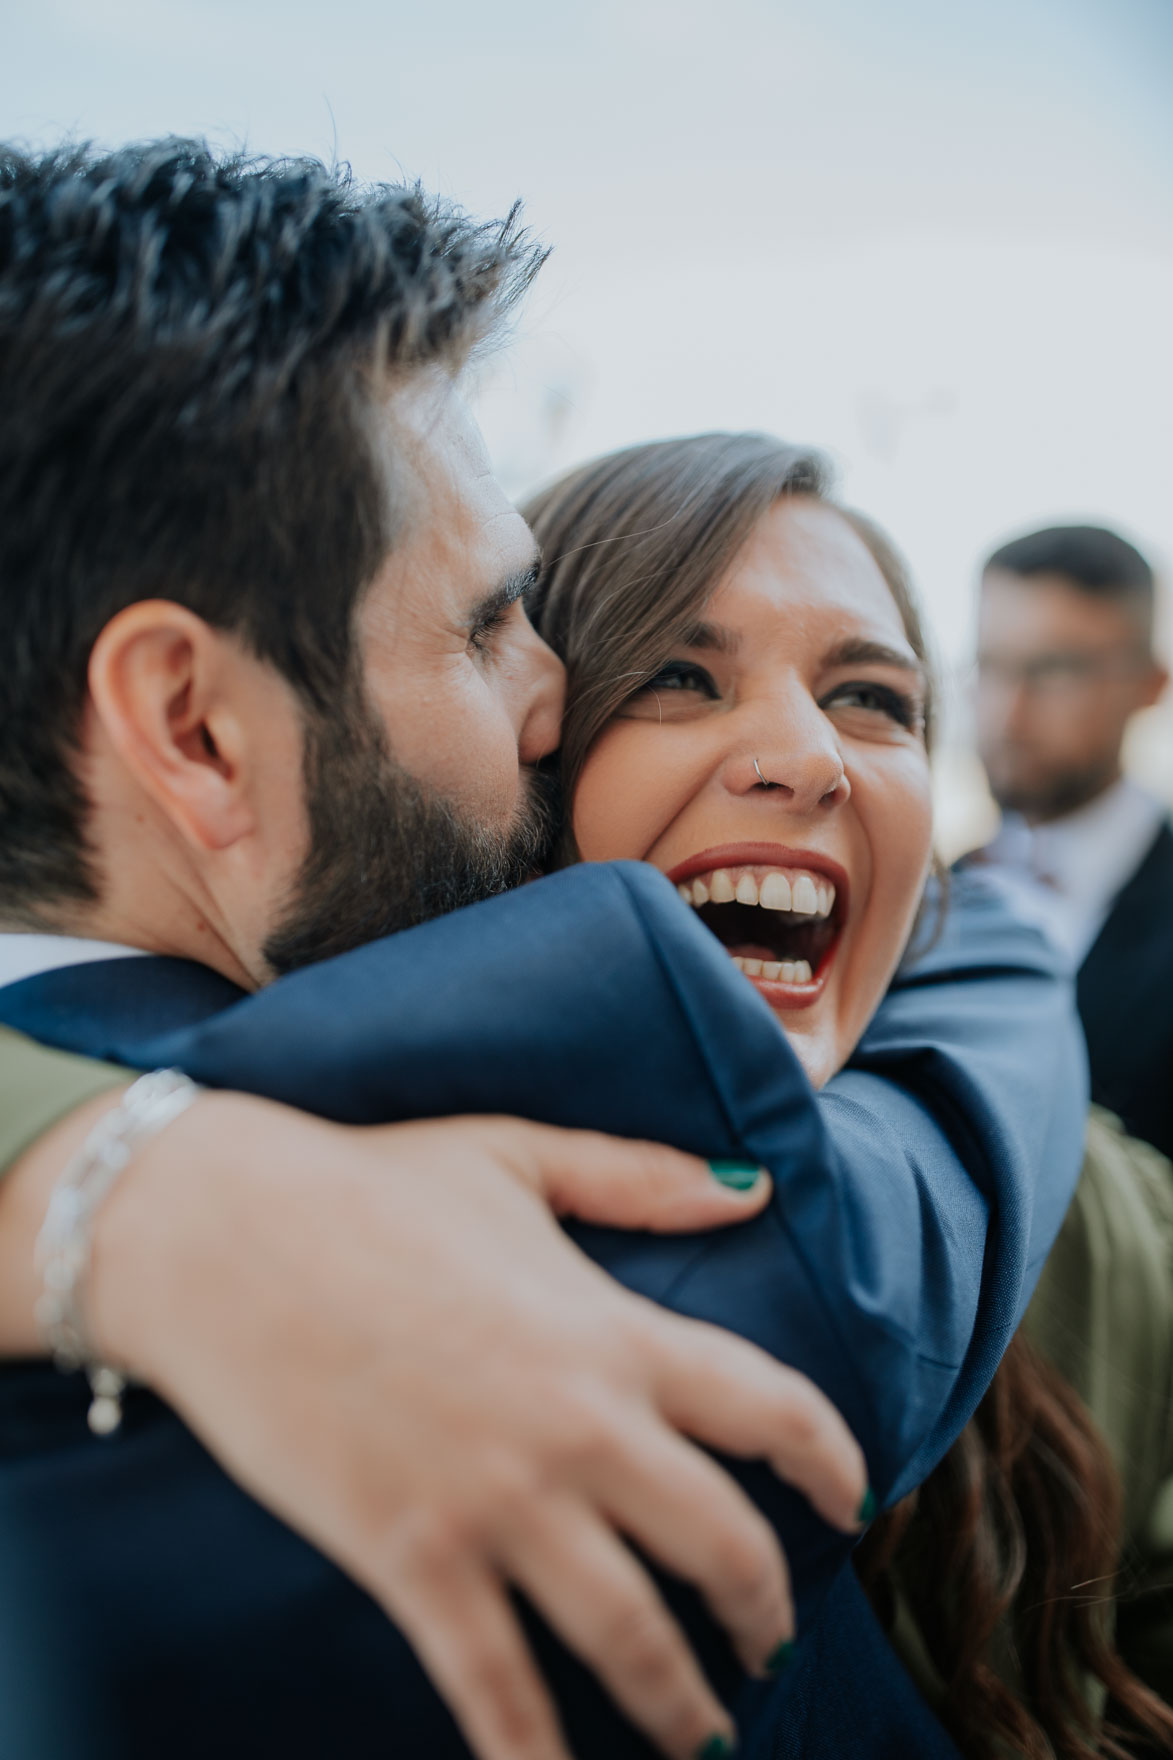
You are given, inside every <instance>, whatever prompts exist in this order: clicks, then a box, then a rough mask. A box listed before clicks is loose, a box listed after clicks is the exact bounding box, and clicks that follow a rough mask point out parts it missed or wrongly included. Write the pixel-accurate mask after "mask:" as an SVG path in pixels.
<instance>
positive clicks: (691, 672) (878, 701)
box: [635, 660, 924, 733]
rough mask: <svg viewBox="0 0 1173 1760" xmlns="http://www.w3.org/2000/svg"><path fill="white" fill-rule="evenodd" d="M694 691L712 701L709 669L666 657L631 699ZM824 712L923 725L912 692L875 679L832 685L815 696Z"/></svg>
mask: <svg viewBox="0 0 1173 1760" xmlns="http://www.w3.org/2000/svg"><path fill="white" fill-rule="evenodd" d="M684 694H695V695H697V696H700V697H704V698H707V699H708V700H709V701H711V702H716V701H717V700H718V699H719V698H720V697H721V694H722V693H721V689H720V687H719V686H718V684H717V683H716V681H715V680H714V678H713V675H712V674H711V673H710V672H707V671H706V670H705V668H704V667H703V666H698V665H697V663H696V662H695V661H693V660H668V661H666V662H665V664H664V665H663V666H661V668H660V670H659V672H657V673H656V674H655V676H654V677H653V678H650V679H649V680H648V682H647V684H645V685H643V686H642V687H641V688H640V689H639V690H638V691H636V692H635V700H638V699H639V698H641V697H646V696H655V697H666V696H671V695H678V696H679V695H684ZM819 707H820V709H822V710H823V712H824V714H831V713H833V712H834V711H835V710H840V711H842V710H855V711H861V712H862V713H863V714H864V715H866V716H867V717H868V718H869V719H875V720H885V721H888V722H892V723H894V724H895V725H896V726H897V727H902V728H905V729H907V730H908V731H909V732H913V733H917V732H920V731H921V729H922V728H923V726H924V705H923V703H922V702H921V700H920V697H919V696H918V695H916V694H915V693H913V692H909V691H902V690H898V689H897V688H896V687H895V686H893V685H889V684H882V683H881V682H880V681H879V680H877V679H851V680H850V681H848V682H846V683H844V684H839V685H836V686H835V688H834V690H831V691H826V692H824V694H823V695H822V696H821V697H820V698H819Z"/></svg>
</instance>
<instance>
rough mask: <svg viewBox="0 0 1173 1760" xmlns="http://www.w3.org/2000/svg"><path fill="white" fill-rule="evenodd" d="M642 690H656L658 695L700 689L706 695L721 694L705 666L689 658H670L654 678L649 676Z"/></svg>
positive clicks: (714, 695)
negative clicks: (694, 663) (696, 663)
mask: <svg viewBox="0 0 1173 1760" xmlns="http://www.w3.org/2000/svg"><path fill="white" fill-rule="evenodd" d="M642 691H655V692H656V693H657V695H666V694H667V693H668V692H669V691H700V692H701V694H702V695H703V696H706V697H716V696H718V695H719V692H718V690H717V687H716V685H715V684H714V683H713V680H712V678H711V677H710V675H709V674H708V673H707V672H706V671H705V669H704V667H703V666H694V665H693V664H692V663H691V661H688V660H669V661H668V663H667V665H665V666H661V668H660V670H659V672H657V673H656V675H655V677H654V678H649V680H648V682H647V684H645V685H643V686H641V693H642Z"/></svg>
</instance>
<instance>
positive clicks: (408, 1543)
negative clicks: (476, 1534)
mask: <svg viewBox="0 0 1173 1760" xmlns="http://www.w3.org/2000/svg"><path fill="white" fill-rule="evenodd" d="M466 1541H467V1533H466V1531H465V1528H464V1524H463V1523H461V1522H460V1521H458V1520H457V1518H456V1516H455V1514H454V1513H453V1512H451V1511H449V1510H444V1509H440V1508H438V1507H436V1506H430V1505H428V1506H421V1505H417V1506H416V1507H415V1508H413V1509H411V1510H407V1511H405V1512H404V1513H403V1514H402V1515H400V1517H399V1518H398V1519H397V1520H396V1521H395V1522H393V1523H391V1524H389V1526H388V1528H387V1529H386V1531H385V1533H384V1535H383V1536H382V1540H381V1543H379V1544H378V1547H377V1550H378V1553H379V1555H380V1558H381V1560H382V1562H383V1565H384V1567H385V1569H386V1570H388V1571H389V1572H391V1573H393V1575H396V1576H399V1575H402V1576H404V1577H407V1576H412V1577H417V1578H419V1577H436V1576H440V1575H442V1574H443V1572H444V1571H445V1569H446V1568H447V1566H448V1564H449V1563H450V1561H451V1560H452V1559H453V1558H455V1557H456V1556H458V1554H459V1552H460V1550H461V1547H462V1546H463V1545H464V1544H465V1543H466ZM372 1550H374V1548H372Z"/></svg>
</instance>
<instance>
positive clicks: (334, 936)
mask: <svg viewBox="0 0 1173 1760" xmlns="http://www.w3.org/2000/svg"><path fill="white" fill-rule="evenodd" d="M307 720H308V727H307V732H306V742H305V760H304V777H305V796H306V808H307V816H308V819H309V853H308V855H307V856H306V859H305V861H304V863H303V864H302V868H301V872H300V873H299V874H298V876H297V879H296V881H295V882H294V886H293V890H292V895H291V897H290V899H289V901H288V903H287V905H286V906H285V908H284V910H283V912H282V914H281V917H280V919H279V921H278V922H277V925H276V927H275V928H274V929H273V930H272V931H271V933H270V935H269V937H268V940H267V941H266V943H265V946H264V948H263V950H262V952H263V956H264V958H265V960H266V962H267V964H268V966H269V969H270V970H271V971H272V973H273V974H274V976H280V975H281V974H282V973H283V972H290V971H293V970H295V969H296V968H297V967H298V966H304V965H310V964H312V963H313V962H314V961H315V960H320V959H329V958H330V957H331V956H332V955H334V954H338V953H346V952H347V951H349V949H350V948H352V947H361V946H362V945H363V944H364V943H365V942H367V941H375V940H377V939H378V938H379V937H380V936H381V935H391V934H393V933H395V932H396V931H397V930H399V929H410V928H411V927H412V926H413V925H414V924H416V923H424V922H427V921H428V919H429V918H431V917H438V916H442V915H443V914H444V913H445V912H446V911H454V910H459V909H460V907H461V906H462V905H466V904H475V903H476V902H477V901H478V900H479V899H482V898H490V897H492V896H493V895H494V894H496V893H498V892H506V891H508V890H509V889H510V888H511V887H514V886H519V885H521V884H522V883H523V882H524V881H526V880H528V879H531V878H532V877H533V875H534V874H535V872H538V871H540V870H541V869H542V867H544V866H545V864H546V862H547V858H548V856H549V852H550V850H551V849H552V847H553V844H554V841H555V838H556V836H557V832H558V820H559V813H558V788H557V781H556V778H555V777H554V775H553V774H545V773H531V780H530V788H529V791H528V794H527V797H526V800H525V804H524V807H523V808H522V810H521V811H520V812H519V814H518V816H517V817H516V819H515V820H514V822H513V824H512V825H511V826H509V827H508V828H507V829H506V830H504V831H500V832H497V831H490V830H489V829H487V828H486V827H485V826H483V825H479V824H477V823H476V822H475V821H473V820H470V819H468V818H467V817H466V816H465V815H464V814H462V813H461V812H459V811H458V810H457V809H456V808H455V807H453V806H452V804H451V803H450V802H448V801H446V800H444V799H443V798H442V797H440V796H438V795H434V794H429V793H428V792H427V791H426V790H425V789H424V788H423V787H422V786H421V784H420V783H418V782H417V781H416V779H415V778H414V777H413V776H410V775H409V774H408V773H407V772H406V771H405V770H403V769H401V768H400V766H399V765H398V764H397V763H396V762H395V760H394V758H393V757H392V756H391V753H390V751H389V750H388V746H387V741H386V738H385V736H384V734H383V730H382V728H381V727H380V726H379V724H378V723H377V722H376V721H375V719H374V716H373V715H372V714H370V713H369V712H367V711H365V710H364V711H362V712H360V713H359V714H351V715H347V716H345V717H340V718H339V719H338V720H327V718H326V717H325V716H322V715H320V714H313V715H311V716H310V717H307Z"/></svg>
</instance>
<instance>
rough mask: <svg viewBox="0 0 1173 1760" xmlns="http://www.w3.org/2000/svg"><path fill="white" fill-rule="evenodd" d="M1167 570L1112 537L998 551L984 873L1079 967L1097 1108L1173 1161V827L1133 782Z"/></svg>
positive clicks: (1089, 532) (1098, 532)
mask: <svg viewBox="0 0 1173 1760" xmlns="http://www.w3.org/2000/svg"><path fill="white" fill-rule="evenodd" d="M1154 599H1155V587H1154V580H1153V571H1152V569H1151V568H1150V566H1149V564H1148V563H1147V562H1146V561H1145V559H1144V557H1143V556H1142V555H1141V554H1140V552H1139V551H1138V550H1137V549H1135V548H1134V546H1133V545H1131V544H1129V543H1127V542H1126V541H1125V539H1123V538H1121V537H1119V536H1118V535H1117V534H1116V533H1115V532H1111V531H1106V530H1104V529H1103V528H1101V527H1098V526H1053V527H1049V528H1047V529H1046V530H1044V531H1038V532H1032V533H1030V534H1029V535H1028V536H1026V537H1022V538H1017V539H1014V540H1013V541H1011V542H1010V543H1008V544H1004V545H1002V546H1001V547H1000V548H999V549H998V550H995V551H994V553H993V555H992V556H991V557H990V559H989V561H988V562H987V563H986V565H985V569H984V571H983V574H982V584H981V598H980V608H979V624H978V689H977V737H978V750H979V752H980V755H981V758H982V762H983V764H984V765H985V768H986V775H987V777H988V778H989V783H990V789H991V791H992V793H993V795H994V799H995V800H996V801H997V803H998V805H999V806H1000V807H1001V808H1002V813H1003V819H1002V826H1001V829H1000V831H999V833H998V835H997V837H996V838H995V839H994V840H993V842H992V843H991V844H990V845H989V846H988V847H987V848H986V849H985V850H984V851H983V852H982V859H983V860H984V861H986V862H988V863H990V864H992V865H994V866H996V867H997V868H998V869H999V870H1000V872H1001V873H1002V875H1003V876H1004V878H1006V879H1007V881H1008V882H1009V883H1010V884H1011V885H1012V886H1013V887H1014V889H1015V892H1016V894H1017V896H1018V899H1019V902H1020V903H1021V904H1022V905H1023V906H1024V908H1026V909H1027V910H1029V911H1030V912H1031V913H1032V914H1033V915H1034V916H1035V917H1037V918H1038V919H1039V920H1040V921H1042V922H1043V923H1044V924H1045V925H1046V926H1047V928H1048V930H1049V932H1050V933H1051V934H1052V935H1053V936H1054V937H1055V939H1056V940H1057V941H1058V942H1059V943H1060V945H1061V946H1062V947H1063V949H1064V951H1065V952H1066V953H1067V955H1068V956H1069V957H1070V958H1071V959H1072V961H1073V962H1074V964H1075V965H1076V966H1077V967H1078V971H1079V977H1078V987H1077V989H1078V998H1079V1008H1080V1014H1081V1016H1082V1019H1083V1024H1084V1030H1085V1032H1086V1034H1087V1040H1088V1047H1089V1051H1090V1055H1091V1072H1092V1094H1093V1098H1094V1099H1096V1100H1097V1101H1099V1102H1100V1103H1101V1104H1103V1105H1105V1106H1107V1107H1109V1108H1110V1109H1111V1110H1112V1111H1114V1112H1117V1113H1119V1115H1120V1117H1121V1118H1122V1119H1123V1120H1124V1122H1125V1124H1126V1125H1127V1127H1128V1129H1129V1131H1130V1132H1131V1133H1132V1134H1133V1135H1134V1136H1139V1137H1142V1138H1144V1139H1145V1140H1146V1141H1148V1142H1151V1143H1154V1144H1155V1145H1156V1146H1157V1147H1158V1148H1159V1149H1161V1150H1162V1151H1163V1152H1164V1153H1165V1154H1166V1155H1169V1154H1173V1080H1171V1072H1173V828H1171V827H1170V824H1169V821H1168V816H1167V813H1166V810H1165V808H1164V807H1163V806H1162V805H1161V804H1160V802H1158V801H1157V800H1156V799H1154V798H1153V797H1152V796H1151V795H1149V794H1147V793H1146V792H1145V791H1144V790H1143V789H1142V788H1140V787H1139V786H1138V785H1137V784H1136V783H1135V782H1132V781H1130V780H1129V779H1128V778H1127V777H1125V775H1124V770H1123V760H1122V749H1123V744H1124V736H1125V732H1126V730H1127V727H1128V724H1129V722H1130V721H1131V720H1132V717H1133V716H1134V715H1136V714H1137V713H1138V712H1139V711H1140V710H1142V709H1146V708H1148V707H1149V706H1150V705H1151V704H1153V703H1155V702H1156V701H1157V699H1158V697H1159V696H1160V695H1161V693H1162V691H1163V690H1164V688H1165V684H1166V682H1167V674H1166V671H1165V668H1164V666H1163V665H1162V664H1161V662H1160V661H1159V660H1158V659H1157V657H1156V655H1155V653H1154V650H1153V621H1154Z"/></svg>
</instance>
